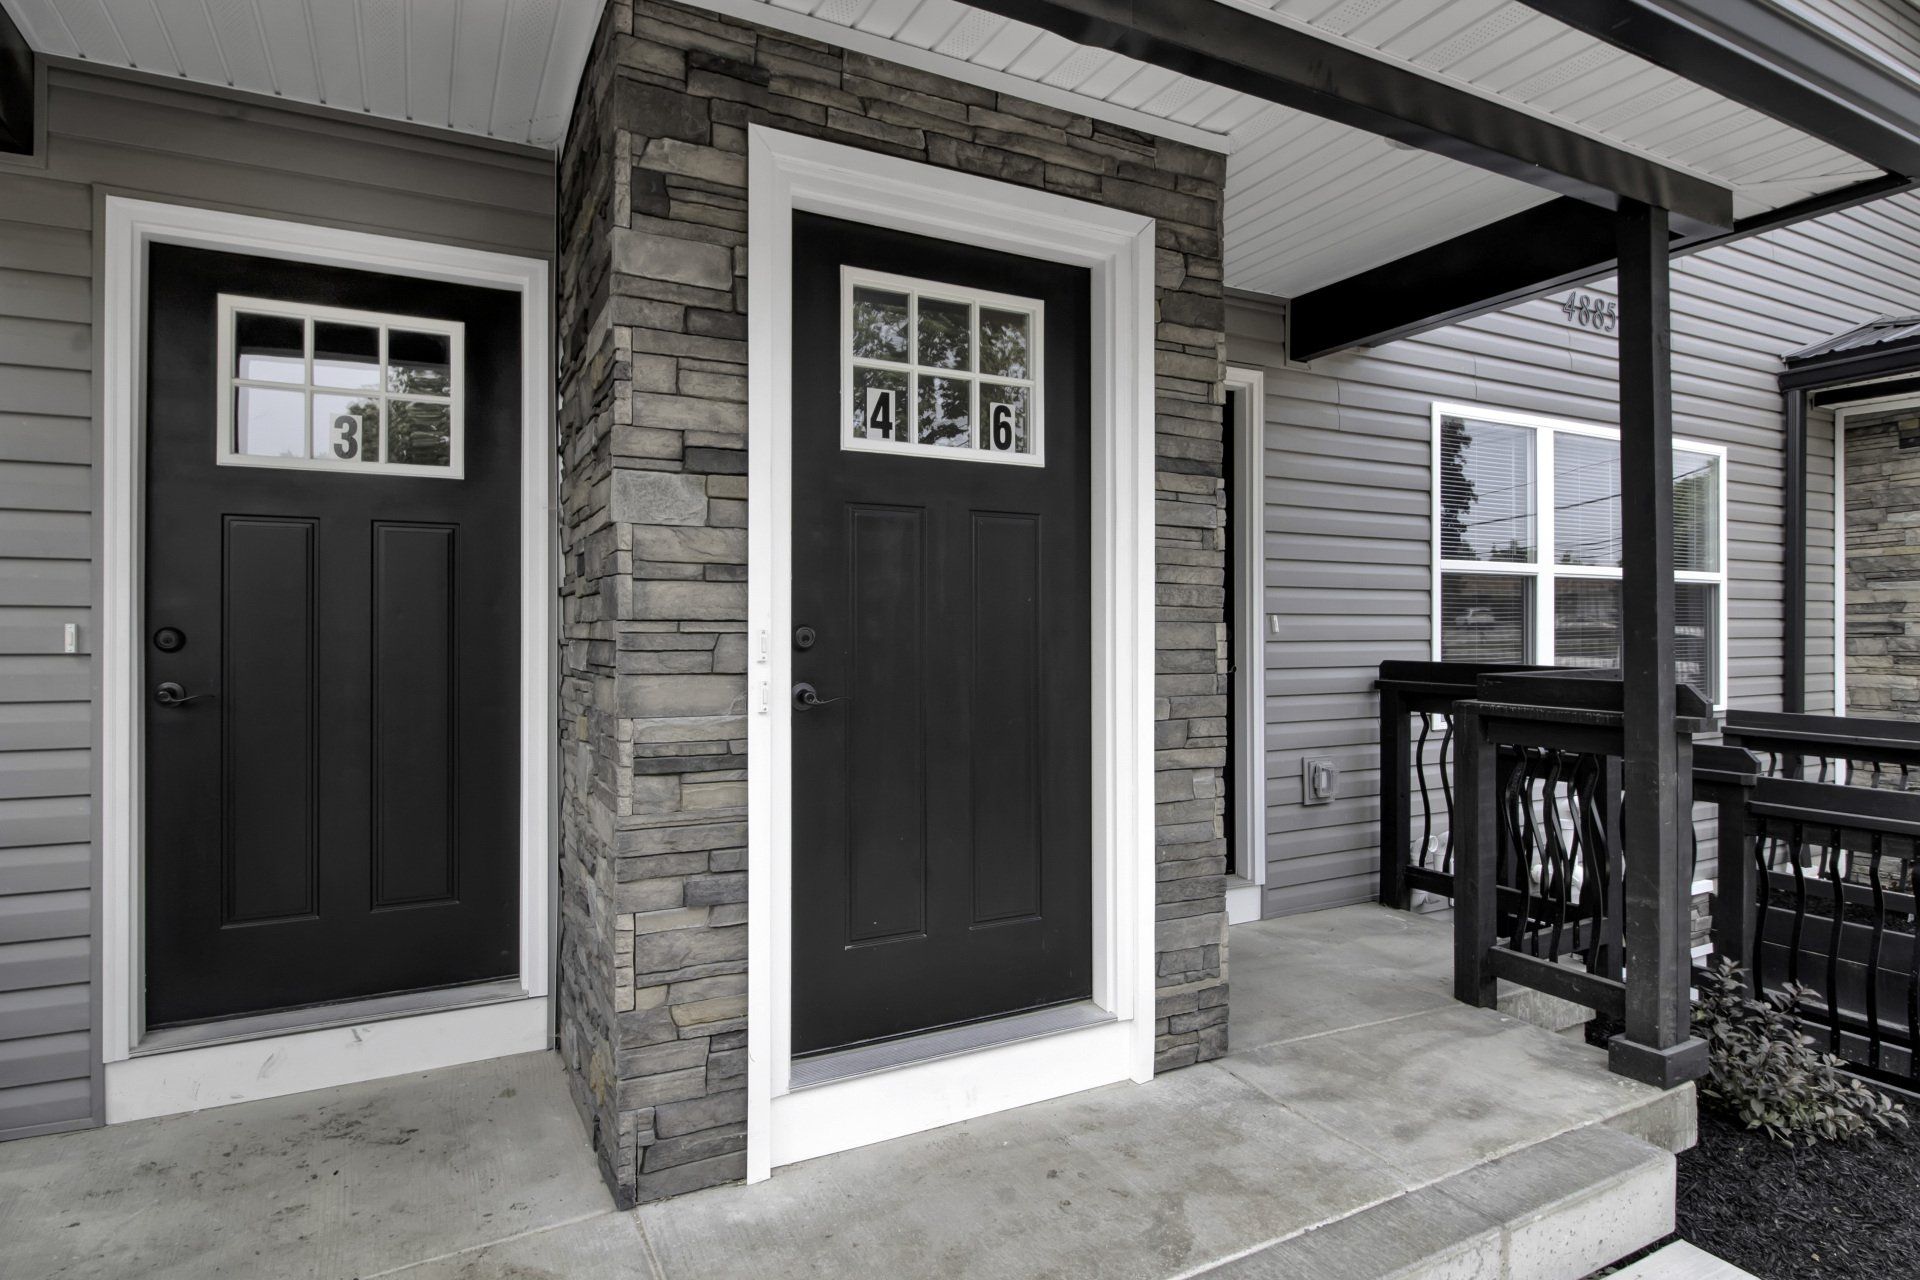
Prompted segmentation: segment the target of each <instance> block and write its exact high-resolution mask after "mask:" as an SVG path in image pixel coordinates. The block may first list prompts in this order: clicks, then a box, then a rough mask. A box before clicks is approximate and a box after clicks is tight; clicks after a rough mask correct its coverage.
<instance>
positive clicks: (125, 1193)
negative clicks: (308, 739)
mask: <svg viewBox="0 0 1920 1280" xmlns="http://www.w3.org/2000/svg"><path fill="white" fill-rule="evenodd" d="M1230 946H1231V976H1232V984H1233V986H1232V1005H1231V1009H1230V1014H1231V1019H1232V1027H1231V1043H1232V1046H1233V1051H1232V1053H1231V1054H1230V1056H1228V1057H1227V1058H1225V1059H1222V1060H1220V1061H1218V1062H1214V1063H1208V1064H1204V1065H1201V1066H1197V1067H1191V1068H1187V1069H1185V1070H1181V1071H1176V1072H1171V1073H1169V1074H1167V1075H1165V1076H1162V1077H1160V1078H1158V1079H1156V1080H1154V1081H1153V1082H1152V1083H1151V1084H1147V1085H1139V1086H1135V1085H1116V1086H1112V1087H1109V1088H1106V1089H1101V1090H1096V1091H1094V1092H1092V1093H1088V1094H1083V1095H1079V1096H1077V1097H1073V1098H1067V1099H1062V1100H1059V1101H1056V1102H1051V1103H1043V1104H1040V1105H1037V1106H1033V1107H1027V1108H1023V1109H1021V1110H1020V1111H1017V1112H1010V1113H1006V1114H1002V1115H999V1116H992V1117H987V1118H985V1119H982V1120H977V1121H972V1122H968V1123H965V1124H960V1125H954V1126H951V1127H949V1128H946V1129H941V1130H937V1131H934V1132H931V1133H926V1134H920V1135H917V1136H914V1137H910V1138H905V1139H901V1140H899V1141H896V1142H890V1143H885V1144H882V1145H879V1146H874V1147H868V1148H865V1149H862V1150H859V1151H852V1152H847V1153H844V1154H841V1155H837V1156H829V1157H826V1158H823V1159H819V1160H814V1161H809V1162H807V1163H805V1164H802V1165H797V1166H792V1167H789V1168H786V1169H782V1170H778V1171H776V1172H775V1174H774V1177H773V1178H772V1180H770V1181H769V1182H766V1183H762V1184H759V1185H757V1186H752V1187H745V1186H735V1187H725V1188H720V1189H717V1190H714V1191H707V1192H700V1193H697V1194H695V1195H692V1196H686V1197H682V1198H680V1199H677V1200H672V1201H667V1202H663V1203H659V1204H654V1205H647V1206H643V1207H642V1208H641V1209H639V1210H638V1211H636V1212H633V1213H617V1212H615V1211H614V1210H613V1208H612V1204H611V1201H610V1199H609V1198H608V1196H607V1193H606V1192H605V1190H604V1189H603V1188H602V1186H601V1184H600V1180H599V1176H598V1173H597V1172H596V1169H595V1166H594V1161H593V1158H592V1155H591V1153H590V1152H589V1150H588V1148H587V1145H586V1142H585V1139H584V1134H583V1131H582V1128H581V1125H580V1122H579V1120H578V1119H577V1117H576V1115H575V1113H574V1111H573V1108H572V1106H571V1104H570V1102H569V1101H568V1099H567V1094H566V1085H565V1081H564V1080H563V1079H562V1077H561V1073H560V1068H559V1064H558V1061H557V1060H556V1059H555V1058H554V1057H553V1056H552V1055H550V1054H534V1055H528V1056H523V1057H519V1058H509V1059H501V1060H498V1061H495V1062H490V1063H481V1064H476V1065H473V1066H468V1067H460V1068H454V1069H451V1070H447V1071H441V1072H435V1073H432V1074H430V1075H426V1076H418V1077H410V1078H402V1079H399V1080H388V1081H380V1082H376V1083H373V1084H367V1085H357V1086H351V1087H347V1088H341V1089H332V1090H324V1091H319V1092H315V1093H308V1094H302V1095H298V1096H295V1097H290V1098H284V1099H277V1100H273V1101H268V1102H259V1103H248V1104H243V1105H240V1106H233V1107H227V1108H223V1109H220V1110H214V1111H207V1112H201V1113H198V1114H195V1115H190V1116H179V1117H172V1118H168V1119H163V1120H153V1121H143V1122H139V1123H135V1124H128V1125H121V1126H116V1127H113V1128H110V1129H100V1130H93V1131H90V1132H86V1133H79V1134H68V1135H61V1136H56V1137H48V1138H35V1139H29V1140H26V1141H22V1142H15V1143H10V1144H6V1145H4V1146H0V1277H7V1278H8V1280H11V1278H12V1277H23V1278H25V1277H32V1278H33V1280H42V1278H45V1280H53V1278H55V1277H59V1278H63V1280H64V1278H68V1277H91V1276H112V1277H116V1278H118V1277H126V1276H133V1275H139V1276H154V1277H189V1276H191V1277H212V1276H245V1277H250V1278H251V1277H260V1278H263V1280H265V1278H269V1277H372V1276H384V1275H391V1274H395V1273H398V1274H400V1275H402V1276H404V1277H407V1280H509V1278H512V1280H532V1278H534V1277H543V1278H544V1277H568V1278H573V1277H578V1278H579V1280H599V1278H601V1277H650V1278H653V1280H682V1278H683V1277H739V1276H763V1277H798V1276H819V1277H832V1278H833V1280H856V1278H858V1277H869V1276H871V1277H888V1278H889V1280H891V1278H895V1277H902V1276H987V1277H1005V1278H1006V1280H1015V1278H1017V1277H1031V1276H1049V1277H1056V1276H1057V1277H1066V1276H1099V1277H1113V1278H1127V1277H1138V1278H1140V1280H1164V1278H1167V1277H1181V1276H1191V1275H1198V1274H1201V1273H1208V1274H1212V1275H1216V1276H1220V1277H1235V1278H1247V1280H1251V1278H1254V1277H1294V1276H1311V1277H1327V1278H1329V1280H1331V1278H1333V1277H1354V1278H1356V1280H1357V1278H1358V1277H1376V1276H1390V1275H1409V1276H1411V1275H1436V1276H1437V1275H1442V1274H1444V1275H1447V1276H1458V1277H1469V1276H1485V1277H1501V1276H1512V1277H1515V1280H1519V1278H1520V1277H1525V1278H1526V1280H1553V1278H1554V1277H1562V1276H1564V1277H1566V1278H1567V1280H1573V1278H1574V1277H1578V1276H1580V1275H1583V1274H1585V1272H1586V1271H1587V1270H1590V1269H1591V1268H1592V1267H1593V1266H1597V1265H1599V1264H1600V1263H1601V1262H1606V1261H1610V1260H1612V1259H1613V1258H1614V1257H1617V1256H1620V1255H1621V1254H1624V1253H1626V1252H1628V1251H1630V1250H1632V1249H1634V1248H1636V1247H1638V1246H1639V1245H1640V1244H1643V1243H1645V1242H1647V1241H1649V1240H1652V1239H1654V1238H1656V1237H1657V1236H1659V1235H1661V1234H1664V1233H1665V1231H1666V1230H1667V1229H1668V1227H1669V1226H1670V1224H1671V1220H1672V1194H1673V1181H1672V1160H1671V1157H1670V1156H1669V1155H1667V1154H1666V1152H1665V1150H1661V1149H1658V1148H1657V1147H1656V1146H1650V1145H1649V1142H1651V1143H1654V1144H1658V1147H1677V1146H1682V1145H1685V1144H1686V1143H1687V1142H1690V1141H1691V1137H1692V1096H1691V1093H1690V1092H1680V1093H1677V1094H1673V1095H1662V1094H1659V1093H1657V1092H1656V1091H1654V1090H1651V1089H1649V1088H1646V1087H1645V1086H1642V1085H1638V1084H1634V1083H1631V1082H1629V1081H1626V1080H1623V1079H1621V1078H1620V1077H1617V1076H1613V1075H1610V1074H1608V1072H1607V1071H1606V1069H1605V1062H1604V1055H1602V1054H1601V1053H1600V1052H1598V1051H1597V1050H1593V1049H1590V1048H1588V1047H1587V1046H1586V1045H1585V1044H1583V1043H1579V1042H1577V1041H1575V1040H1572V1039H1569V1038H1568V1037H1566V1036H1562V1035H1556V1034H1553V1033H1551V1032H1548V1031H1545V1030H1542V1029H1541V1028H1538V1027H1535V1026H1532V1025H1529V1024H1526V1023H1522V1022H1519V1021H1516V1020H1515V1019H1513V1018H1510V1017H1507V1016H1504V1015H1502V1014H1499V1013H1495V1012H1493V1011H1490V1010H1477V1009H1469V1008H1466V1007H1463V1006H1460V1005H1457V1004H1455V1003H1454V1002H1453V1001H1452V1000H1451V998H1450V996H1449V993H1448V980H1449V973H1450V965H1451V960H1450V952H1449V950H1448V947H1449V937H1448V933H1447V930H1446V926H1445V925H1444V924H1442V923H1440V922H1437V921H1434V920H1431V919H1424V918H1421V917H1417V916H1411V915H1407V914H1404V913H1399V912H1391V911H1386V910H1383V909H1380V908H1375V907H1350V908H1343V909H1340V910H1335V911H1326V912H1320V913H1317V914H1314V915H1310V916H1301V917H1293V918H1290V919H1286V920H1277V921H1267V922H1263V923H1259V924H1252V925H1241V926H1238V927H1236V928H1235V929H1234V930H1233V932H1232V935H1231V939H1230ZM1602 1253H1604V1254H1605V1256H1604V1257H1601V1256H1600V1254H1602ZM1596 1258H1597V1259H1598V1260H1597V1261H1595V1260H1594V1259H1596ZM1409 1268H1413V1269H1411V1270H1409ZM1570 1268H1577V1269H1570Z"/></svg>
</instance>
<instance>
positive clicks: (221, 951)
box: [144, 245, 520, 1027]
mask: <svg viewBox="0 0 1920 1280" xmlns="http://www.w3.org/2000/svg"><path fill="white" fill-rule="evenodd" d="M151 254H152V258H151V270H150V281H151V285H150V296H149V318H150V325H149V334H150V337H149V356H148V402H147V403H148V412H147V475H148V487H147V511H146V625H145V631H146V633H147V635H148V637H149V643H148V645H147V649H146V652H145V654H144V660H145V667H146V671H145V681H146V687H147V691H148V692H149V694H153V693H154V692H155V691H156V690H157V689H158V688H159V686H160V685H161V684H163V683H173V684H177V685H178V686H179V687H180V689H181V690H182V693H183V695H184V696H186V697H188V698H192V699H193V700H192V701H189V702H187V703H185V704H184V705H171V706H170V705H164V704H163V702H162V701H161V700H159V699H158V698H157V697H155V698H150V700H149V701H148V703H147V706H146V711H145V718H146V792H145V795H146V799H145V805H146V845H145V849H146V955H147V991H146V1007H147V1021H148V1025H150V1026H155V1027H158V1026H166V1025H169V1024H174V1023H181V1022H193V1021H200V1020H205V1019H211V1018H220V1017H226V1016H232V1015H238V1014H246V1013H257V1012H263V1011H266V1010H272V1009H283V1008H292V1007H299V1006H305V1005H313V1004H321V1003H325V1002H329V1001H337V1000H347V999H355V998H360V997H367V996H374V995H382V994H388V993H392V992H400V991H412V990H420V989H426V988H434V987H444V986H450V985H456V984H462V983H470V982H477V981H485V980H490V979H497V978H502V977H508V976H511V975H513V974H515V973H517V972H518V969H519V954H518V934H519V924H518V921H519V768H518V758H519V740H520V718H519V609H520V602H519V574H520V555H519V536H520V513H519V470H520V419H519V411H520V410H519V407H520V363H519V353H520V334H519V299H518V295H516V294H512V293H508V292H505V291H500V290H491V289H480V288H471V287H465V286H458V285H451V284H440V283H433V282H427V281H420V280H412V279H400V278H396V277H392V276H383V275H378V274H374V273H369V272H355V271H343V270H338V269H333V268H324V267H317V266H310V265H305V264H298V263H287V262H279V261H274V260H271V259H266V258H259V257H252V256H246V255H237V254H221V253H212V252H207V251H204V250H195V249H187V248H182V247H177V246H170V245H156V246H154V247H153V248H152V250H151ZM222 293H227V294H235V295H241V296H246V297H252V298H269V299H276V300H281V301H287V302H294V303H300V304H303V305H305V304H323V305H327V306H334V307H347V308H353V309H356V310H364V311H377V312H385V313H391V314H396V315H402V316H415V317H426V318H438V319H451V320H458V321H461V322H462V323H463V324H464V325H465V326H466V329H465V339H466V384H465V388H464V392H465V396H464V398H465V414H466V465H465V477H464V478H463V479H460V480H453V479H443V478H427V477H418V476H406V475H393V474H377V473H375V472H374V469H373V468H371V467H370V468H369V472H368V474H364V475H362V474H353V473H345V472H315V471H304V470H293V469H280V468H271V467H257V466H220V465H217V464H216V462H215V445H216V439H215V437H216V425H215V422H216V418H215V415H216V406H217V403H218V402H217V399H216V397H217V396H219V395H221V394H224V390H223V380H222V371H220V370H218V369H217V368H216V367H215V366H216V353H215V340H216V332H215V329H216V324H217V311H216V307H217V299H218V296H219V295H220V294H222ZM167 629H171V630H172V631H175V632H178V633H179V635H178V637H177V638H176V637H174V636H171V635H168V636H164V637H163V635H162V633H163V632H164V631H166V630H167Z"/></svg>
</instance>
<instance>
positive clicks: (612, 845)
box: [558, 0, 1227, 1204]
mask: <svg viewBox="0 0 1920 1280" xmlns="http://www.w3.org/2000/svg"><path fill="white" fill-rule="evenodd" d="M750 123H760V124H766V125H770V126H772V127H775V128H780V129H786V130H789V131H792V132H795V133H801V134H807V135H810V136H814V137H821V138H828V139H832V140H834V141H837V142H842V143H846V144H849V145H852V146H858V147H864V148H867V149H870V150H873V151H878V152H883V153H885V154H888V155H894V156H905V157H908V158H910V159H914V160H918V161H922V162H924V163H928V164H934V165H939V166H942V167H946V168H953V169H960V170H964V171H967V172H970V173H978V174H984V175H986V176H989V177H993V178H997V179H1000V180H1002V181H1006V182H1012V183H1018V184H1020V185H1022V186H1028V187H1037V188H1044V189H1046V190H1049V191H1055V192H1059V193H1062V194H1065V195H1069V196H1074V197H1077V198H1079V199H1083V200H1089V201H1094V202H1097V203H1101V204H1106V205H1111V206H1113V207H1116V208H1122V209H1128V210H1132V211H1135V212H1139V213H1143V214H1147V215H1150V216H1152V217H1154V218H1156V219H1158V225H1159V257H1158V279H1157V284H1158V297H1159V324H1158V330H1157V338H1158V342H1157V346H1158V354H1157V370H1156V372H1157V395H1158V419H1157V421H1158V442H1159V445H1158V451H1159V462H1158V490H1159V491H1158V495H1157V496H1158V499H1159V501H1158V516H1157V522H1158V535H1159V536H1158V544H1159V606H1160V608H1159V618H1160V625H1159V632H1158V651H1159V652H1158V681H1159V688H1158V700H1157V702H1156V707H1155V714H1156V718H1157V724H1156V726H1155V727H1156V746H1157V748H1158V752H1157V760H1158V774H1157V786H1156V799H1157V800H1158V802H1159V818H1158V823H1157V832H1156V837H1157V838H1156V846H1157V849H1158V863H1159V867H1158V869H1159V895H1158V897H1159V918H1160V925H1159V937H1158V942H1157V950H1158V953H1159V955H1158V972H1159V982H1160V999H1159V1009H1158V1026H1157V1030H1158V1033H1159V1041H1158V1055H1157V1057H1158V1062H1159V1065H1160V1066H1161V1067H1162V1068H1167V1067H1176V1066H1183V1065H1186V1064H1188V1063H1191V1062H1195V1061H1199V1060H1202V1059H1206V1058H1211V1057H1216V1056H1218V1055H1219V1054H1221V1053H1223V1052H1225V1049H1226V993H1227V986H1226V954H1225V953H1226V916H1225V909H1224V898H1223V894H1224V874H1225V841H1224V839H1223V826H1222V824H1223V822H1224V820H1225V817H1224V814H1223V812H1222V803H1223V802H1222V799H1221V796H1222V788H1221V769H1222V766H1223V765H1224V764H1225V762H1226V745H1227V741H1226V714H1227V705H1226V692H1225V684H1226V677H1225V652H1226V630H1225V623H1224V618H1223V610H1224V601H1225V531H1224V529H1223V527H1222V524H1223V516H1222V512H1223V510H1224V497H1223V493H1222V488H1221V479H1220V477H1221V461H1222V446H1221V416H1220V415H1221V402H1222V398H1223V397H1222V391H1221V374H1222V352H1223V349H1224V336H1223V333H1222V326H1223V307H1222V301H1221V280H1220V194H1221V183H1222V178H1223V169H1224V164H1223V160H1222V158H1221V157H1220V156H1219V155H1217V154H1213V153H1209V152H1205V151H1201V150H1197V149H1195V148H1193V147H1189V146H1186V145H1183V144H1179V143H1171V142H1166V141H1162V140H1159V139H1155V138H1152V137H1149V136H1147V135H1145V134H1142V133H1138V132H1135V131H1133V130H1130V129H1124V128H1120V127H1118V126H1114V125H1108V124H1103V123H1100V122H1098V121H1093V120H1088V119H1085V118H1082V117H1078V116H1074V115H1071V114H1068V113H1066V112H1062V111H1057V110H1054V109H1052V108H1049V107H1043V106H1038V105H1036V104H1033V103H1028V102H1023V101H1020V100H1018V99H1014V98H1010V97H1006V96H1003V95H1001V94H997V93H995V92H993V91H991V90H986V89H980V88H975V87H973V86H971V85H967V84H963V83H960V82H958V81H954V80H948V79H944V78H942V77H939V76H935V75H929V74H926V73H923V72H919V71H914V70H911V69H908V68H905V67H901V66H897V65H894V64H891V63H887V62H884V61H880V60H877V59H874V58H870V57H866V56H864V55H861V54H857V53H849V52H846V51H844V50H840V49H836V48H833V47H831V46H828V45H823V44H819V43H815V42H812V41H808V40H804V39H800V38H797V37H792V36H786V35H782V34H779V33H777V32H773V31H770V30H767V29H765V28H761V27H757V26H752V25H748V24H745V23H740V22H734V21H731V20H727V19H722V18H717V17H715V16H713V15H711V14H707V13H704V12H701V11H698V10H694V9H688V8H682V7H680V6H677V5H672V4H666V3H656V2H655V0H612V3H610V4H609V5H608V7H607V10H606V15H605V17H604V19H603V21H602V25H601V28H600V31H599V34H598V36H597V38H596V40H595V44H594V48H593V52H592V55H591V57H590V59H589V61H588V64H587V69H586V72H585V74H584V77H583V82H582V85H581V91H580V95H579V101H578V104H577V105H576V107H575V114H574V120H573V125H572V129H571V131H570V133H569V136H568V140H567V144H566V148H565V152H564V155H563V156H562V161H561V200H560V210H561V213H560V216H561V228H560V231H561V260H560V271H559V290H560V299H559V307H558V315H559V342H560V369H561V388H562V393H563V405H562V408H561V413H560V435H561V439H560V448H561V453H562V462H563V467H564V473H563V478H562V483H561V511H562V519H563V523H564V534H563V537H564V550H565V561H566V562H565V573H564V582H563V586H562V595H563V602H564V607H565V621H564V626H565V636H564V643H565V663H564V681H565V684H564V689H563V697H562V702H563V711H562V720H561V724H560V734H561V744H562V752H561V756H562V767H561V794H562V805H563V810H562V823H561V828H562V829H561V844H562V848H561V854H560V857H561V903H562V906H561V946H560V981H559V989H560V1003H561V1033H562V1050H563V1053H564V1055H565V1058H566V1062H567V1066H568V1069H569V1073H570V1076H571V1079H572V1082H573V1087H574V1093H575V1096H576V1099H577V1100H578V1101H579V1104H580V1106H581V1109H582V1111H583V1113H584V1114H585V1115H586V1116H587V1117H588V1119H589V1122H590V1123H591V1125H592V1127H593V1130H594V1141H595V1144H596V1147H597V1150H598V1152H599V1155H600V1160H601V1164H602V1167H603V1169H604V1170H605V1172H606V1175H607V1178H608V1180H609V1183H610V1184H611V1185H612V1186H613V1188H614V1190H615V1192H616V1194H617V1195H618V1197H619V1198H620V1200H621V1201H622V1203H626V1204H630V1203H633V1202H634V1201H636V1200H649V1199H657V1198H659V1197H662V1196H668V1195H674V1194H677V1193H679V1192H683V1191H689V1190H693V1189H695V1188H698V1187H704V1186H711V1185H714V1184H716V1183H721V1182H727V1181H732V1180H736V1179H738V1178H740V1177H742V1176H744V1173H745V1167H746V1158H745V1145H746V1139H745V1127H746V1101H745V1097H746V1095H745V1092H744V1090H743V1082H744V1077H745V1067H746V1064H745V1053H746V1050H745V1043H746V1021H745V1019H746V953H747V948H746V923H745V901H746V883H745V882H746V872H745V866H746V853H745V845H746V807H745V806H746V773H745V767H746V759H745V754H744V752H745V738H746V720H745V710H746V696H747V684H746V676H745V670H746V653H745V627H746V584H745V578H746V501H745V500H746V470H747V463H748V459H747V455H746V452H745V445H746V393H747V388H746V372H747V370H746V360H747V353H746V288H745V285H746V279H745V271H746V252H747V246H746V129H747V126H748V125H749V124H750Z"/></svg>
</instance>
